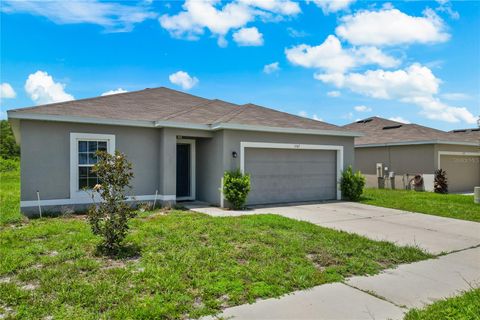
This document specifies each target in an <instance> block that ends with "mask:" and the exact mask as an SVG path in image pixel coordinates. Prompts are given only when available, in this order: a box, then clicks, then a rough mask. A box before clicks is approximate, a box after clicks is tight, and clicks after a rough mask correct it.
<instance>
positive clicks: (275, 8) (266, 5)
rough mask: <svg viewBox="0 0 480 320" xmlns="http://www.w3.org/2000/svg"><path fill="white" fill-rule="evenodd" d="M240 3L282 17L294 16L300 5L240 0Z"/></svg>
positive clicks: (261, 0)
mask: <svg viewBox="0 0 480 320" xmlns="http://www.w3.org/2000/svg"><path fill="white" fill-rule="evenodd" d="M240 2H241V3H243V4H246V5H249V6H252V7H257V8H259V9H263V10H266V11H270V12H274V13H279V14H282V15H296V14H298V13H300V12H301V10H300V5H299V4H298V3H297V2H293V1H290V0H280V1H279V0H240Z"/></svg>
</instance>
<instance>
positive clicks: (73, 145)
mask: <svg viewBox="0 0 480 320" xmlns="http://www.w3.org/2000/svg"><path fill="white" fill-rule="evenodd" d="M79 140H82V141H85V140H86V141H89V140H90V141H99V140H101V141H107V152H108V153H110V154H114V153H115V135H113V134H96V133H73V132H72V133H70V199H76V200H86V199H89V200H90V201H91V200H92V197H91V196H92V194H91V192H88V191H84V190H79V189H78V141H79Z"/></svg>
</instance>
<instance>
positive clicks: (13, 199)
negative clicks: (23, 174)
mask: <svg viewBox="0 0 480 320" xmlns="http://www.w3.org/2000/svg"><path fill="white" fill-rule="evenodd" d="M22 220H23V216H22V214H21V213H20V170H18V169H16V170H12V171H4V172H2V171H0V225H4V224H9V223H16V222H19V221H22Z"/></svg>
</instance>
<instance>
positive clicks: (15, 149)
mask: <svg viewBox="0 0 480 320" xmlns="http://www.w3.org/2000/svg"><path fill="white" fill-rule="evenodd" d="M19 156H20V146H19V145H18V144H17V143H16V142H15V137H14V136H13V132H12V128H11V126H10V122H8V121H7V120H0V157H2V158H4V159H13V158H18V157H19Z"/></svg>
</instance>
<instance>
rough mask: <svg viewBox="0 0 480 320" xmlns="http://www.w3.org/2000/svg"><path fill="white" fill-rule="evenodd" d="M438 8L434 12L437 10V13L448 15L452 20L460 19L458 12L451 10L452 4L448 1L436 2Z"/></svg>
mask: <svg viewBox="0 0 480 320" xmlns="http://www.w3.org/2000/svg"><path fill="white" fill-rule="evenodd" d="M437 2H438V4H439V6H438V8H436V9H435V10H437V11H438V12H444V13H446V14H448V16H449V17H450V18H452V19H453V20H458V19H459V18H460V14H459V13H458V11H455V10H453V8H452V3H451V2H450V1H448V0H446V1H445V0H441V1H439V0H437Z"/></svg>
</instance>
